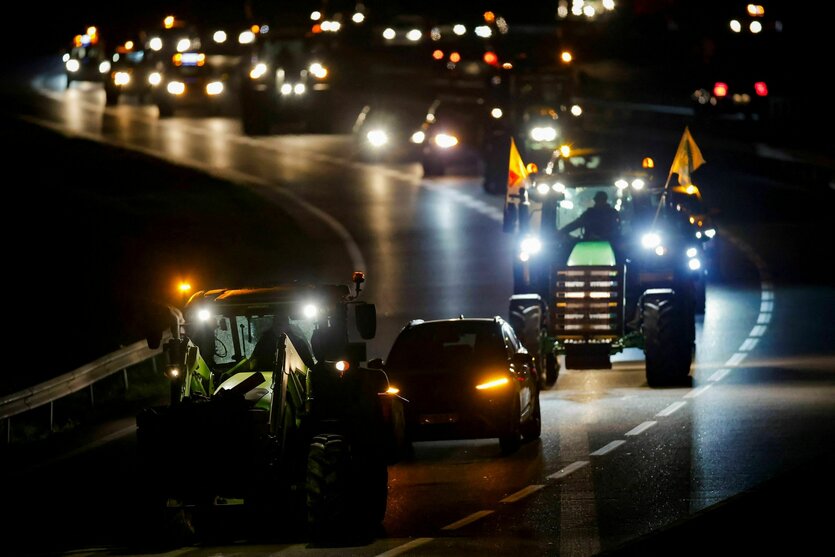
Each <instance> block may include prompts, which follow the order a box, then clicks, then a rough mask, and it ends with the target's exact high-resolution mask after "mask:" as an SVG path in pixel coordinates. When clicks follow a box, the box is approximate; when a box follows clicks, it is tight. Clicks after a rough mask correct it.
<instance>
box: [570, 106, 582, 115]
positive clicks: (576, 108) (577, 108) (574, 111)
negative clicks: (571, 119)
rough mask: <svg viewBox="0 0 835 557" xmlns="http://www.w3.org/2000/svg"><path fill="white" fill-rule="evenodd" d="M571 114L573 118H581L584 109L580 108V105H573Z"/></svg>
mask: <svg viewBox="0 0 835 557" xmlns="http://www.w3.org/2000/svg"><path fill="white" fill-rule="evenodd" d="M571 114H572V115H573V116H581V115H582V114H583V109H582V108H581V107H580V105H579V104H575V105H572V107H571Z"/></svg>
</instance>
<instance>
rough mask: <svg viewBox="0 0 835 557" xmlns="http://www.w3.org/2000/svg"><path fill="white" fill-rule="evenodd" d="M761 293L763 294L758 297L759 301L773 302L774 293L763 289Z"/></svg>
mask: <svg viewBox="0 0 835 557" xmlns="http://www.w3.org/2000/svg"><path fill="white" fill-rule="evenodd" d="M760 288H762V286H761V287H760ZM762 291H763V292H762V294H761V295H760V299H761V300H773V299H774V292H773V291H772V290H770V289H769V290H766V289H765V288H762Z"/></svg>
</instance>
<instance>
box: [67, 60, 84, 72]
mask: <svg viewBox="0 0 835 557" xmlns="http://www.w3.org/2000/svg"><path fill="white" fill-rule="evenodd" d="M79 68H81V64H79V63H78V60H76V59H75V58H72V59H70V60H67V71H68V72H77V71H78V69H79Z"/></svg>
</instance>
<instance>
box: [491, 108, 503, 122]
mask: <svg viewBox="0 0 835 557" xmlns="http://www.w3.org/2000/svg"><path fill="white" fill-rule="evenodd" d="M490 116H492V117H493V118H495V119H496V120H498V119H499V118H501V117H502V116H504V112H502V109H501V108H499V107H496V108H494V109H492V110H491V111H490Z"/></svg>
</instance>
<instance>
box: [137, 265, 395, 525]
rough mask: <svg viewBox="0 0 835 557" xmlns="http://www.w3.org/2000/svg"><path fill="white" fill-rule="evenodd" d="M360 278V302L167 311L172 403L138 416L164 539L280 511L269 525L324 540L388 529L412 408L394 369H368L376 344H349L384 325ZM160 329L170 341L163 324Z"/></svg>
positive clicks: (297, 297)
mask: <svg viewBox="0 0 835 557" xmlns="http://www.w3.org/2000/svg"><path fill="white" fill-rule="evenodd" d="M353 278H354V283H355V288H354V292H353V294H352V293H351V289H350V288H349V287H348V286H346V285H307V284H298V283H293V284H287V285H277V286H272V287H268V288H246V289H217V290H207V291H201V292H197V293H195V294H194V295H193V296H191V298H190V299H189V301H188V302H187V303H186V304H185V307H184V308H183V310H182V312H180V311H179V310H176V309H174V308H171V307H169V308H168V309H167V311H166V312H164V316H165V317H166V318H169V321H170V322H171V337H170V339H168V340H167V341H166V343H165V345H164V352H165V354H166V356H167V366H166V372H165V373H166V376H167V378H168V380H169V381H170V385H171V400H170V403H169V404H167V405H165V406H158V407H151V408H146V409H144V410H143V411H142V412H141V413H140V414H139V415H138V416H137V441H138V455H139V462H140V470H141V471H142V473H143V476H144V479H145V481H146V483H145V484H144V488H143V491H144V498H145V502H146V503H147V504H148V507H146V509H145V512H146V516H145V518H146V519H148V518H150V519H152V520H153V521H154V524H155V526H157V527H161V530H159V529H158V530H157V531H161V532H163V533H164V535H176V536H181V535H182V533H183V532H184V531H187V534H186V535H189V536H192V535H197V536H198V537H199V536H200V535H201V534H211V533H212V530H214V529H215V526H214V525H216V524H218V522H217V518H218V517H219V516H223V513H233V512H234V513H238V514H237V515H236V516H240V515H241V514H244V515H246V516H247V517H255V518H256V519H263V518H265V517H268V520H267V530H270V529H272V530H273V531H280V527H281V525H282V524H283V525H284V526H285V527H286V528H287V529H289V531H290V532H292V533H298V532H300V531H303V530H301V529H302V528H307V531H308V532H309V535H310V537H311V538H312V539H313V540H314V541H322V540H336V539H342V538H344V537H352V536H356V535H369V534H370V533H372V532H373V531H374V529H375V528H378V527H379V525H380V524H381V522H382V520H383V517H384V514H385V511H386V504H387V490H388V469H387V466H388V465H389V464H391V463H393V462H395V461H396V459H397V455H398V454H399V453H398V450H397V446H398V443H399V442H402V439H403V435H402V432H403V419H402V416H403V408H402V405H401V399H400V398H399V396H397V394H396V389H394V388H391V387H390V385H389V384H388V379H387V377H386V376H385V374H384V373H382V372H381V371H379V370H371V369H367V368H365V367H362V366H361V365H360V363H361V362H363V361H365V360H366V355H365V347H366V344H365V342H362V341H359V342H351V341H349V337H350V336H353V335H356V334H359V336H360V337H361V338H362V339H370V338H373V337H374V335H375V330H376V309H375V306H374V305H373V304H370V303H365V302H362V301H359V300H357V296H358V295H359V293H360V289H361V284H362V282H363V281H364V276H363V274H362V273H354V277H353ZM172 319H173V320H172ZM151 321H152V322H155V323H156V324H157V325H158V324H159V319H156V320H151ZM349 324H350V325H352V327H349ZM349 329H352V330H349ZM149 330H150V331H152V333H151V334H149V335H148V344H149V346H151V347H152V348H153V347H155V346H159V344H160V342H161V333H160V332H158V331H160V330H161V329H160V328H159V327H158V326H153V327H151V328H149ZM233 509H237V511H235V510H233ZM227 516H230V515H227ZM255 523H257V524H261V522H255ZM206 525H211V526H206ZM261 532H262V533H263V532H264V529H263V528H262V529H261Z"/></svg>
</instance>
